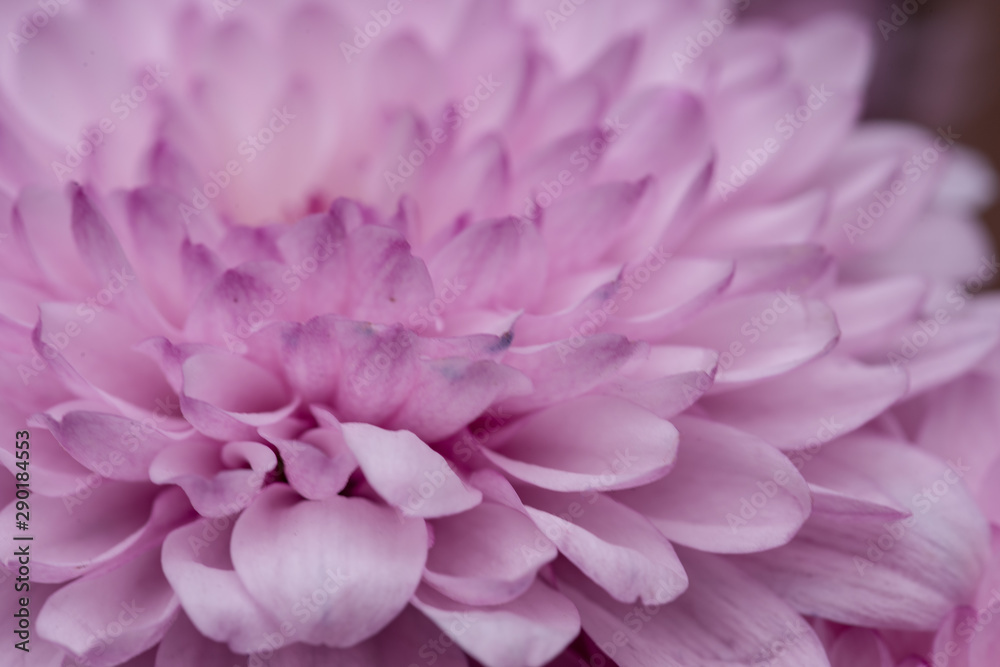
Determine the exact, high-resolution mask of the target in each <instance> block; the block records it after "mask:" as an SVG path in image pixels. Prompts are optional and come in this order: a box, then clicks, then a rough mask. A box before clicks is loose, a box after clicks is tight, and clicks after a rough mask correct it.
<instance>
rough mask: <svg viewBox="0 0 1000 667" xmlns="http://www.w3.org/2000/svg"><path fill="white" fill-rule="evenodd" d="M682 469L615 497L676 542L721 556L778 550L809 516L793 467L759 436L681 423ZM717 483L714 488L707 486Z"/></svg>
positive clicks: (693, 420)
mask: <svg viewBox="0 0 1000 667" xmlns="http://www.w3.org/2000/svg"><path fill="white" fill-rule="evenodd" d="M676 423H677V425H678V428H679V429H680V432H681V436H680V441H681V445H680V449H679V451H678V455H677V465H676V466H675V468H674V469H673V470H672V471H671V472H670V474H669V475H667V476H666V477H664V478H663V479H661V480H659V481H657V482H654V483H653V484H648V485H646V486H643V487H639V488H636V489H631V490H629V491H624V492H621V493H616V494H614V495H613V497H614V498H615V499H616V500H619V501H620V502H623V503H625V504H626V505H628V506H629V507H632V508H633V509H635V510H637V511H639V512H640V513H641V514H644V515H645V516H646V517H648V518H649V520H650V521H652V522H653V525H655V526H656V527H657V528H658V529H659V530H660V532H662V533H663V534H664V535H666V536H667V537H668V538H670V540H671V541H672V542H676V543H679V544H683V545H685V546H690V547H693V548H695V549H700V550H702V551H709V552H714V553H747V552H753V551H762V550H765V549H772V548H774V547H776V546H779V545H782V544H785V543H787V542H788V541H789V540H791V539H792V538H793V537H794V536H795V534H796V532H798V530H799V528H801V526H802V523H803V522H804V521H805V520H806V518H807V517H808V516H809V510H810V498H809V490H808V488H807V486H806V482H805V480H804V479H802V476H801V475H800V474H799V473H798V472H797V471H796V470H795V467H794V466H793V465H792V463H791V462H790V461H789V460H788V459H787V458H786V457H785V456H784V455H783V454H782V453H781V452H780V451H778V450H777V449H775V448H774V447H772V446H771V445H769V444H767V443H766V442H764V441H763V440H759V439H757V438H755V437H754V436H752V435H749V434H747V433H743V432H741V431H738V430H736V429H733V428H730V427H728V426H723V425H721V424H715V423H713V422H709V421H704V420H701V419H696V418H693V417H680V418H677V420H676ZM706 480H711V482H706Z"/></svg>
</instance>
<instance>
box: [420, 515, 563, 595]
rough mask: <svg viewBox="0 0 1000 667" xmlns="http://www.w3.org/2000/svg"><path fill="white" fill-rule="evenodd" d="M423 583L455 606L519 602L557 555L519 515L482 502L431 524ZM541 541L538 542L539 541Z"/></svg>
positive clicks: (531, 524) (533, 527) (529, 523)
mask: <svg viewBox="0 0 1000 667" xmlns="http://www.w3.org/2000/svg"><path fill="white" fill-rule="evenodd" d="M431 527H432V528H433V531H434V546H433V547H432V548H431V550H430V553H429V554H428V556H427V569H426V571H425V572H424V581H425V582H426V583H427V584H428V585H429V586H431V587H433V588H434V589H436V590H438V591H439V592H441V593H443V594H444V595H446V596H448V597H449V598H451V599H452V600H455V601H456V602H461V603H464V604H468V605H474V606H482V605H497V604H504V603H506V602H510V601H511V600H513V599H515V598H517V597H520V596H521V594H523V593H524V592H525V591H527V590H528V588H530V587H531V585H532V583H533V582H534V580H535V573H536V572H537V571H538V569H539V568H540V567H541V566H542V565H544V564H546V563H548V562H549V561H551V560H553V559H555V557H556V556H557V555H558V554H557V552H556V549H555V547H554V546H552V543H551V542H549V541H548V540H547V539H545V538H544V537H542V536H540V535H539V534H538V530H537V529H536V528H535V525H534V524H533V523H532V522H531V520H529V519H528V518H527V517H526V516H524V514H523V513H521V512H519V511H517V510H515V509H512V508H510V507H505V506H503V505H500V504H497V503H492V502H484V503H482V504H481V505H479V506H477V507H475V508H473V509H471V510H469V511H468V512H464V513H462V514H457V515H455V516H451V517H446V518H443V519H437V520H435V521H433V522H432V523H431ZM539 538H541V539H539Z"/></svg>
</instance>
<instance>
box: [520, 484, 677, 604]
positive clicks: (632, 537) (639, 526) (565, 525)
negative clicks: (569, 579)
mask: <svg viewBox="0 0 1000 667" xmlns="http://www.w3.org/2000/svg"><path fill="white" fill-rule="evenodd" d="M520 495H521V499H522V500H523V501H524V503H525V504H526V506H527V512H528V516H530V517H531V519H532V520H533V521H534V522H535V524H536V525H537V526H538V528H539V530H541V531H542V533H544V534H545V536H546V537H548V538H549V539H551V540H553V541H554V542H555V544H556V546H557V547H559V551H560V552H561V553H562V554H563V555H564V556H566V558H568V559H569V560H570V562H572V563H573V564H574V565H576V566H577V567H579V568H580V570H581V571H583V572H584V573H585V574H586V575H587V576H588V577H590V578H591V579H592V580H593V581H595V582H596V583H598V584H599V585H600V586H601V587H602V588H604V590H605V591H607V593H608V595H610V596H611V597H613V598H614V599H616V600H618V601H619V602H635V601H636V600H637V599H641V600H642V602H643V604H647V605H651V604H663V603H666V602H669V601H670V600H673V599H674V598H676V597H677V596H678V595H680V594H681V593H683V592H684V590H685V589H686V588H687V583H688V581H687V575H686V574H685V573H684V568H683V567H682V566H681V563H680V561H679V560H678V559H677V554H675V553H674V549H673V547H672V546H671V545H670V542H669V541H668V540H667V539H666V538H665V537H664V536H663V535H662V534H661V533H660V532H659V531H657V530H656V528H655V527H654V526H653V524H651V523H650V522H649V520H648V519H646V518H645V517H643V516H642V515H641V514H639V513H638V512H636V511H634V510H632V509H629V508H628V507H626V506H625V505H622V504H620V503H618V502H616V501H614V500H611V499H610V498H608V497H607V496H605V495H602V494H597V493H593V494H587V497H586V500H584V499H583V497H581V498H580V500H579V501H578V500H577V499H576V498H575V496H566V495H562V494H557V493H551V492H548V491H541V490H533V489H523V490H522V491H521V492H520Z"/></svg>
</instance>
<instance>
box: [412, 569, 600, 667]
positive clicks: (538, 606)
mask: <svg viewBox="0 0 1000 667" xmlns="http://www.w3.org/2000/svg"><path fill="white" fill-rule="evenodd" d="M413 605H414V606H415V607H416V608H417V609H419V610H420V611H422V612H423V613H424V614H426V615H427V616H428V617H429V618H430V619H431V620H432V621H434V623H435V624H436V625H437V626H438V627H439V628H441V629H442V630H443V631H444V632H445V633H446V634H447V635H448V636H449V637H450V638H451V639H452V640H454V642H455V643H456V644H458V645H459V646H461V647H462V649H463V650H464V651H465V652H466V653H468V654H469V655H471V656H472V657H473V658H475V659H476V660H479V661H480V662H482V663H485V664H487V665H490V667H541V665H544V664H546V663H547V662H548V661H549V660H551V659H552V658H554V657H555V656H556V655H558V654H559V653H560V652H561V651H562V650H563V649H564V648H566V646H567V645H568V644H569V643H570V642H571V641H572V640H573V638H574V637H576V635H577V633H578V632H579V631H580V617H579V615H578V614H577V611H576V609H575V608H574V607H573V605H572V604H571V603H570V601H569V600H567V599H566V598H565V597H563V596H562V595H561V594H560V593H557V592H556V591H554V590H552V589H551V588H549V587H548V586H546V585H545V584H543V583H542V582H540V581H536V582H535V583H534V585H532V587H531V588H529V589H528V591H527V592H526V593H525V594H524V595H522V596H521V597H519V598H517V599H516V600H513V601H511V602H508V603H506V604H502V605H496V606H492V607H470V606H467V605H464V604H461V603H458V602H454V601H452V600H449V599H448V598H446V597H444V596H443V595H441V594H440V593H437V592H436V591H434V590H432V589H430V588H427V587H426V586H422V587H421V588H420V589H419V590H418V591H417V594H416V595H415V596H414V598H413Z"/></svg>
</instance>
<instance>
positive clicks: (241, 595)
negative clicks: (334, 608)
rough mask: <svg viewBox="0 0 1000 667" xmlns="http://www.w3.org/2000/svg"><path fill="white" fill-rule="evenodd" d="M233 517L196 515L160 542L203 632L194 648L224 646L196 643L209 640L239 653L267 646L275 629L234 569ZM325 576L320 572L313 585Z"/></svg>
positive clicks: (166, 566) (170, 575)
mask: <svg viewBox="0 0 1000 667" xmlns="http://www.w3.org/2000/svg"><path fill="white" fill-rule="evenodd" d="M234 521H235V519H233V518H230V517H224V518H221V519H213V520H212V521H209V520H207V519H200V520H198V521H194V522H192V523H189V524H187V525H186V526H183V527H182V528H178V529H177V530H175V531H174V532H172V533H171V534H170V535H169V536H167V539H166V540H165V541H164V543H163V557H162V561H163V563H162V564H163V573H164V575H166V577H167V581H169V582H170V585H171V587H173V589H174V592H175V593H176V595H177V597H178V598H179V599H180V604H181V606H182V607H183V608H184V611H185V613H186V616H187V618H189V619H190V621H191V623H192V624H193V625H194V626H195V627H196V628H197V633H198V634H199V636H200V635H204V637H203V639H202V640H201V641H198V642H195V644H194V646H192V648H191V650H192V651H193V652H196V653H197V652H198V651H209V652H217V651H219V652H221V651H223V649H215V648H212V647H211V646H204V645H203V646H200V647H199V644H203V643H205V642H207V641H208V640H212V642H219V643H220V644H222V645H223V646H226V645H228V647H229V649H230V650H232V651H235V652H237V653H252V652H256V651H260V650H262V649H263V648H266V647H267V646H268V644H267V640H266V637H267V636H268V635H269V634H270V633H272V632H277V631H279V625H280V624H279V622H278V621H277V620H275V619H274V618H273V616H272V614H270V613H269V611H268V610H266V609H265V608H264V607H263V606H262V605H260V604H259V603H258V602H256V601H255V600H254V598H253V597H252V596H251V595H250V593H249V592H248V591H247V589H246V586H244V585H243V582H242V581H240V578H239V576H238V575H237V574H236V572H235V571H234V569H233V563H232V560H231V559H230V554H229V550H230V542H231V539H232V532H233V525H234ZM325 581H326V577H325V576H324V577H323V578H321V579H320V580H318V581H316V582H314V585H315V586H320V585H322V584H324V583H325ZM333 583H334V582H331V584H330V586H331V588H332V587H333ZM168 637H169V635H168ZM271 648H272V649H273V647H271ZM165 650H167V651H168V652H169V651H171V650H177V649H165Z"/></svg>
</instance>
